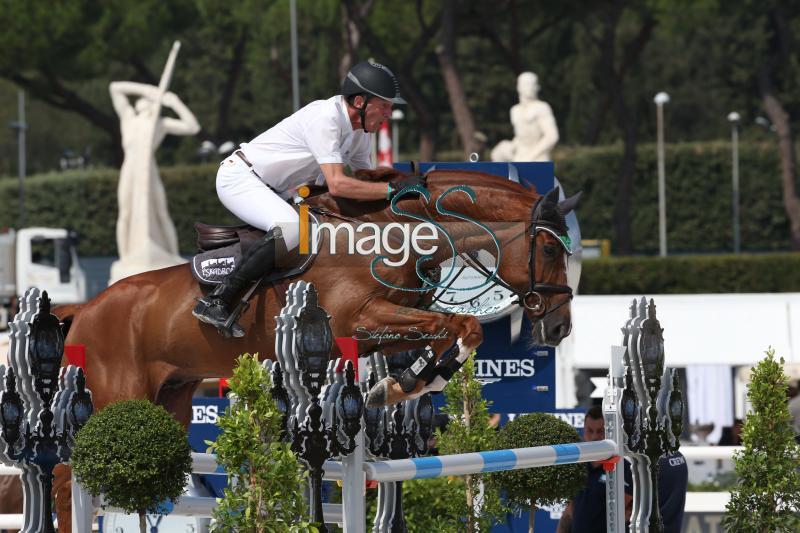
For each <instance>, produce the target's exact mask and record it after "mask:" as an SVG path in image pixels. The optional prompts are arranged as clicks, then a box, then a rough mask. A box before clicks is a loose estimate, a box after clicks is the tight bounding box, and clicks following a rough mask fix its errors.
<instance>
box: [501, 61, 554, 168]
mask: <svg viewBox="0 0 800 533" xmlns="http://www.w3.org/2000/svg"><path fill="white" fill-rule="evenodd" d="M517 93H519V103H518V104H515V105H514V107H512V108H511V124H512V126H514V138H513V139H512V140H510V141H509V140H504V141H500V143H499V144H498V145H497V146H495V147H494V148H493V149H492V154H491V157H492V161H550V152H551V151H552V150H553V147H554V146H555V145H556V143H557V142H558V127H557V126H556V119H555V117H554V116H553V110H552V109H550V105H549V104H547V102H542V101H541V100H539V78H538V77H537V76H536V74H534V73H533V72H523V73H522V74H520V75H519V77H517Z"/></svg>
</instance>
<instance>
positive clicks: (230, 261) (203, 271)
mask: <svg viewBox="0 0 800 533" xmlns="http://www.w3.org/2000/svg"><path fill="white" fill-rule="evenodd" d="M241 259H242V245H241V243H239V242H237V243H234V244H229V245H228V246H223V247H222V248H216V249H214V250H209V251H207V252H200V253H199V254H197V255H195V256H194V257H193V258H192V275H194V277H195V279H196V280H197V281H199V282H200V283H202V284H204V285H218V284H219V283H222V280H223V279H225V276H227V275H228V274H230V273H231V271H232V270H233V269H234V267H236V265H238V264H239V261H241Z"/></svg>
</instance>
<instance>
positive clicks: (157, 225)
mask: <svg viewBox="0 0 800 533" xmlns="http://www.w3.org/2000/svg"><path fill="white" fill-rule="evenodd" d="M178 46H179V43H177V42H176V44H175V46H173V50H172V53H171V54H170V58H169V60H168V61H167V67H166V68H165V70H164V74H163V75H162V77H161V83H160V84H159V86H158V87H156V86H154V85H147V84H143V83H135V82H130V81H115V82H112V83H111V85H110V86H109V91H110V93H111V101H112V103H113V104H114V110H115V111H116V112H117V115H119V119H120V129H121V133H122V148H123V149H124V151H125V159H124V161H123V163H122V168H121V169H120V175H119V185H118V187H117V201H118V204H119V214H118V217H117V249H118V252H119V260H118V261H116V262H114V264H113V265H112V266H111V276H110V283H114V282H115V281H117V280H120V279H122V278H125V277H128V276H132V275H133V274H138V273H140V272H145V271H147V270H153V269H157V268H163V267H168V266H172V265H177V264H180V263H184V262H185V260H184V259H183V258H182V257H181V256H180V255H178V236H177V232H176V231H175V225H174V224H173V222H172V219H171V218H170V216H169V210H168V209H167V196H166V193H165V191H164V185H163V183H162V182H161V177H160V175H159V173H158V166H157V165H156V158H155V154H156V150H157V149H158V147H159V145H160V144H161V142H162V141H163V140H164V137H166V135H167V134H170V135H195V134H197V133H198V132H199V131H200V124H199V123H198V122H197V119H196V118H195V116H194V115H193V114H192V112H191V111H190V110H189V108H188V107H186V105H185V104H184V103H183V102H182V101H181V99H180V98H178V96H177V95H175V94H174V93H172V92H168V91H167V90H166V87H167V85H168V84H169V79H170V78H171V76H172V69H173V68H174V64H175V55H176V54H177V50H178ZM131 96H132V97H134V98H136V103H135V104H134V105H131V103H130V100H129V97H131ZM162 107H165V108H168V109H171V110H172V111H173V112H174V113H175V115H177V118H173V117H169V116H161V108H162Z"/></svg>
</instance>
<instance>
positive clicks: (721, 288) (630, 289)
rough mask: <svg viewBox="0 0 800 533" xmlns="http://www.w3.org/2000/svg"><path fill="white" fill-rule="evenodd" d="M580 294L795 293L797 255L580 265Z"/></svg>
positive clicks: (799, 267)
mask: <svg viewBox="0 0 800 533" xmlns="http://www.w3.org/2000/svg"><path fill="white" fill-rule="evenodd" d="M578 292H579V293H580V294H680V293H726V292H800V253H770V254H739V255H733V254H728V255H722V254H721V255H686V256H671V257H663V258H662V257H619V258H616V257H609V258H604V259H592V260H587V261H584V262H583V264H582V270H581V282H580V287H579V290H578Z"/></svg>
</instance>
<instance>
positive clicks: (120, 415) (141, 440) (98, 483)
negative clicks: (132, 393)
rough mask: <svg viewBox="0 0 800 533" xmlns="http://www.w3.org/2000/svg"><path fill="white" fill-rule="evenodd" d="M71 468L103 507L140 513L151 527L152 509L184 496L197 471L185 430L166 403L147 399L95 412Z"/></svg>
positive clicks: (160, 511)
mask: <svg viewBox="0 0 800 533" xmlns="http://www.w3.org/2000/svg"><path fill="white" fill-rule="evenodd" d="M71 463H72V469H73V471H74V472H75V476H76V477H77V478H78V481H80V482H81V484H82V485H83V486H84V487H85V488H86V490H87V491H88V492H89V493H90V494H92V495H93V496H99V495H100V494H103V495H104V507H105V506H109V505H110V506H114V507H119V508H121V509H124V510H125V511H126V512H129V513H134V512H135V513H138V514H139V530H140V531H141V533H145V531H146V522H145V515H146V514H147V513H156V514H163V513H165V509H164V508H163V507H162V504H163V502H165V501H169V502H175V501H176V500H177V499H178V497H179V496H180V495H181V494H183V489H184V484H185V482H186V476H188V475H190V474H191V473H192V455H191V448H190V447H189V443H188V441H187V439H186V431H184V429H183V427H181V425H180V424H179V423H178V422H177V421H176V420H175V419H173V418H172V417H171V416H170V414H169V413H167V412H166V411H165V410H164V408H163V407H160V406H157V405H154V404H152V403H150V402H149V401H147V400H126V401H121V402H116V403H112V404H110V405H108V406H106V407H105V408H104V409H103V410H101V411H100V412H98V413H96V414H94V415H93V416H92V417H91V418H90V419H89V422H88V423H87V424H86V425H85V426H84V427H83V428H82V429H81V430H80V431H79V432H78V434H77V436H76V438H75V448H74V450H73V452H72V461H71Z"/></svg>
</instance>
